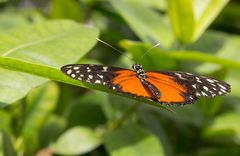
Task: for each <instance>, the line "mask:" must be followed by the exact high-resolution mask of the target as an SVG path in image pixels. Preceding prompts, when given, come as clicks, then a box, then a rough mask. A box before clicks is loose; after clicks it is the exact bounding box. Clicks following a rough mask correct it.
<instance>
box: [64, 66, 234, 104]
mask: <svg viewBox="0 0 240 156" xmlns="http://www.w3.org/2000/svg"><path fill="white" fill-rule="evenodd" d="M61 70H62V72H63V73H65V74H66V75H68V76H69V77H71V78H73V79H76V80H79V81H82V82H87V83H91V84H99V85H103V86H106V87H107V88H109V89H111V90H114V91H116V92H119V93H123V94H126V95H132V96H133V97H135V98H138V97H143V98H147V99H150V100H153V101H156V102H158V103H167V104H191V103H194V102H195V101H196V100H197V99H198V98H199V97H201V96H206V97H214V96H217V95H223V94H226V93H227V92H230V85H229V84H227V83H225V82H223V81H219V80H216V79H213V78H209V77H205V76H200V75H196V74H192V73H187V72H178V71H146V72H145V71H144V69H143V68H142V65H140V64H133V70H129V69H124V68H117V67H109V66H103V65H93V64H69V65H65V66H63V67H62V68H61Z"/></svg>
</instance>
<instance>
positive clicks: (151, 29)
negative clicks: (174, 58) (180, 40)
mask: <svg viewBox="0 0 240 156" xmlns="http://www.w3.org/2000/svg"><path fill="white" fill-rule="evenodd" d="M109 1H110V3H111V4H112V5H113V7H114V8H115V9H116V10H117V11H118V12H119V14H120V15H121V16H122V18H124V19H125V21H126V22H127V23H128V24H129V26H130V27H131V28H132V29H133V31H134V32H135V33H136V34H137V35H138V37H140V38H141V39H142V40H143V41H144V42H147V43H154V42H155V43H158V42H159V43H161V44H162V45H163V46H166V47H169V46H170V45H171V43H172V42H173V36H172V34H171V30H170V28H169V25H168V24H166V22H165V17H164V16H162V15H161V14H158V13H156V12H154V11H153V10H151V8H149V7H146V6H145V5H143V4H142V3H139V2H134V1H133V2H131V1H127V0H120V1H116V0H109Z"/></svg>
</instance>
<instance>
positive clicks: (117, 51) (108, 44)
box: [96, 38, 132, 60]
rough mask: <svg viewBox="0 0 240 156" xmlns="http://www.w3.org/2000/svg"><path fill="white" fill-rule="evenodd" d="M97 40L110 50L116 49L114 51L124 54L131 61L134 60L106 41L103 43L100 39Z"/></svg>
mask: <svg viewBox="0 0 240 156" xmlns="http://www.w3.org/2000/svg"><path fill="white" fill-rule="evenodd" d="M96 40H98V41H99V42H101V43H103V44H105V45H107V46H109V47H110V48H112V49H114V50H115V51H117V52H118V53H120V54H123V55H124V56H126V57H127V58H129V59H130V60H132V58H130V57H128V56H127V55H126V54H124V52H122V51H120V50H118V49H117V48H115V47H113V46H112V45H110V44H108V43H107V42H105V41H103V40H101V39H99V38H96Z"/></svg>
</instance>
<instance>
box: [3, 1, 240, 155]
mask: <svg viewBox="0 0 240 156" xmlns="http://www.w3.org/2000/svg"><path fill="white" fill-rule="evenodd" d="M0 9H1V14H0V55H1V56H0V67H1V68H0V104H1V107H2V108H1V109H0V128H1V135H0V136H1V141H0V150H1V155H7V156H14V155H54V154H55V155H113V156H115V155H124V156H126V155H131V156H134V155H137V156H140V155H158V156H159V155H167V156H171V155H236V156H237V155H239V154H240V147H239V146H240V140H239V139H240V125H239V120H240V113H239V110H240V109H239V101H238V100H239V97H240V82H239V81H238V78H239V76H240V75H239V74H240V73H239V69H240V60H239V57H238V51H239V49H240V36H239V33H240V28H239V17H240V12H239V10H240V4H239V2H238V1H231V2H229V1H228V0H221V1H220V0H209V1H207V0H204V1H202V0H194V1H193V0H149V1H138V0H118V1H116V0H105V1H99V0H67V1H66V0H38V1H31V0H19V1H14V0H0ZM96 37H98V38H101V39H102V40H104V41H106V42H108V43H110V44H111V45H113V46H114V47H118V48H119V49H120V48H121V49H122V51H124V52H125V53H124V55H128V56H129V57H131V58H133V60H130V59H128V58H127V57H125V56H124V55H121V54H119V53H117V52H115V51H113V50H112V49H111V48H109V47H106V46H105V45H103V44H101V43H98V44H97V41H96ZM156 43H160V44H161V46H160V47H159V48H155V49H153V50H152V51H151V52H149V53H148V54H147V55H145V56H144V58H143V59H142V60H141V63H142V64H143V66H144V67H145V69H146V70H148V69H156V70H183V71H189V72H196V73H200V74H204V75H208V76H212V77H215V78H218V79H223V80H225V81H227V82H228V83H230V84H231V85H232V92H231V93H230V94H228V95H227V96H225V97H218V98H214V99H201V100H200V101H198V102H197V103H196V104H195V105H187V106H184V107H179V106H172V107H171V109H173V110H174V112H175V113H173V112H170V111H167V110H165V109H162V108H165V107H162V106H160V105H156V104H154V103H152V102H148V101H144V100H139V101H136V100H133V99H130V98H129V97H122V96H118V95H115V94H116V93H112V92H110V91H109V90H106V89H104V88H102V87H99V86H93V85H88V84H83V83H81V82H78V81H75V80H72V79H70V78H68V77H67V76H65V75H64V74H62V73H61V72H60V71H59V68H60V67H61V66H63V65H65V64H69V63H98V64H100V63H101V64H105V65H110V66H120V67H126V68H130V67H131V64H132V63H133V62H134V60H137V59H139V57H141V55H142V54H143V53H144V52H145V51H146V50H147V49H149V48H150V47H151V46H152V45H154V44H156ZM69 84H71V85H69ZM142 103H146V104H142ZM155 106H158V107H155ZM159 107H160V108H159ZM166 109H167V108H166Z"/></svg>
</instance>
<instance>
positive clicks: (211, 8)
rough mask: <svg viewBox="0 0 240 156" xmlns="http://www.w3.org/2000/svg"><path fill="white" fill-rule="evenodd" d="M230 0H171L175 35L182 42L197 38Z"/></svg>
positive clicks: (171, 16)
mask: <svg viewBox="0 0 240 156" xmlns="http://www.w3.org/2000/svg"><path fill="white" fill-rule="evenodd" d="M228 1H229V0H194V1H192V0H169V1H168V14H169V19H170V21H171V25H172V29H173V32H174V34H175V37H176V38H177V39H178V40H179V41H180V42H182V43H191V42H193V41H195V40H197V39H198V38H199V37H200V36H201V35H202V34H203V33H204V31H205V30H206V29H207V27H208V26H209V25H210V24H211V23H212V21H213V20H214V19H215V18H216V16H217V15H218V14H219V13H220V11H221V10H222V9H223V7H224V6H225V5H226V4H227V2H228Z"/></svg>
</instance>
